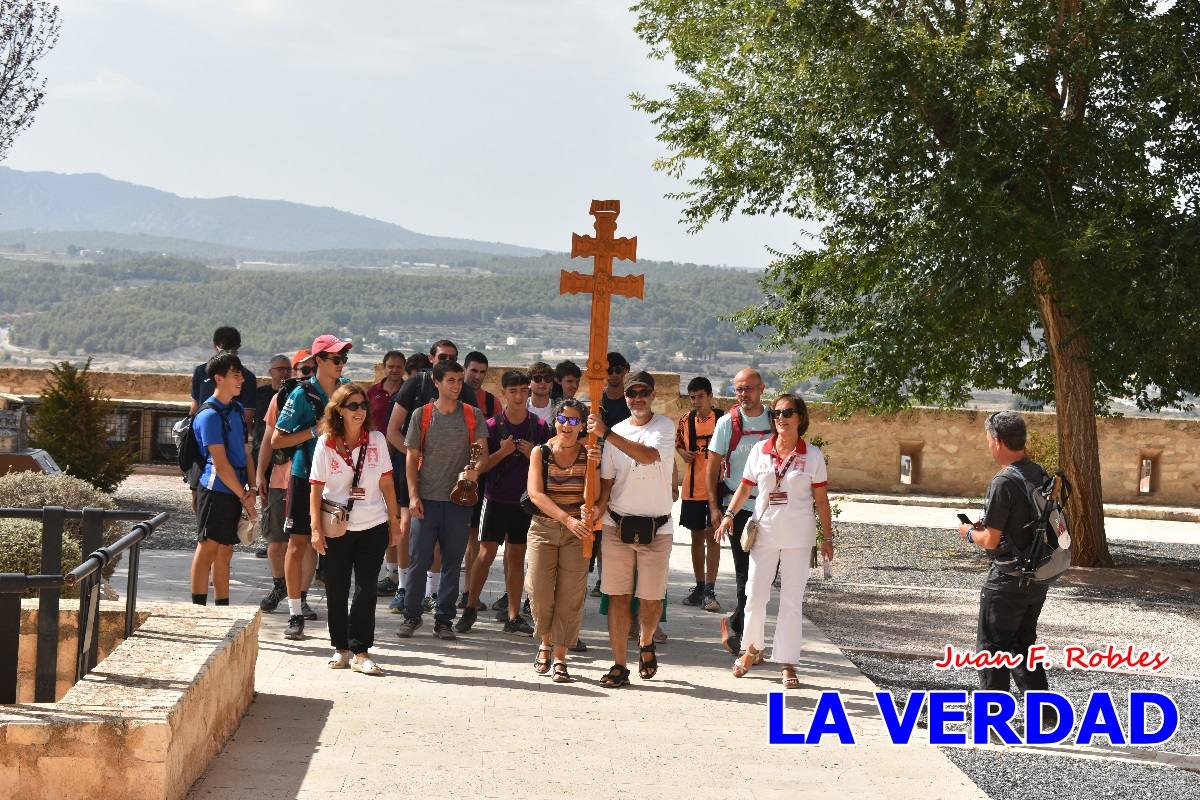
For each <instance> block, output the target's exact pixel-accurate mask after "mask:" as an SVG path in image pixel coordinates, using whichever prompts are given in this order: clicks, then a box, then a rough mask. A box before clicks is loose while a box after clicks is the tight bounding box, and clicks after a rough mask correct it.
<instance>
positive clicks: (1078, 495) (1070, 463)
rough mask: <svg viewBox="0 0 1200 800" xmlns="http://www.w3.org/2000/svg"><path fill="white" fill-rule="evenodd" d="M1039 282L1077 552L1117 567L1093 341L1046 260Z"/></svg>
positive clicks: (1081, 559) (1039, 264)
mask: <svg viewBox="0 0 1200 800" xmlns="http://www.w3.org/2000/svg"><path fill="white" fill-rule="evenodd" d="M1032 274H1033V286H1034V293H1035V295H1036V296H1037V304H1038V313H1039V315H1040V316H1041V318H1042V327H1043V328H1044V329H1045V332H1046V346H1047V348H1048V349H1049V351H1050V363H1051V366H1052V368H1053V372H1054V405H1055V410H1056V413H1057V417H1058V461H1059V466H1060V467H1061V468H1062V470H1063V471H1064V472H1066V474H1067V479H1068V480H1069V481H1070V482H1071V487H1072V488H1073V489H1074V492H1073V493H1072V495H1071V498H1070V500H1069V501H1068V503H1067V521H1068V524H1069V525H1070V529H1071V541H1072V543H1073V544H1072V547H1073V549H1074V553H1073V554H1072V558H1071V561H1072V563H1073V564H1075V565H1076V566H1080V567H1111V566H1112V565H1113V562H1112V556H1110V555H1109V553H1108V541H1107V540H1106V539H1105V536H1104V506H1103V494H1102V491H1101V487H1100V447H1099V443H1098V441H1097V438H1096V406H1095V394H1094V393H1093V391H1092V369H1091V367H1090V366H1089V365H1088V362H1087V357H1088V342H1087V340H1086V339H1085V338H1084V336H1083V335H1082V334H1080V333H1079V330H1078V327H1077V326H1076V325H1075V322H1074V320H1073V319H1071V315H1070V313H1069V312H1068V311H1067V310H1065V309H1064V308H1063V306H1062V304H1061V303H1060V302H1059V300H1058V298H1057V297H1056V296H1055V293H1054V286H1053V282H1052V281H1051V280H1050V276H1049V274H1048V273H1047V272H1046V265H1045V263H1044V262H1043V261H1042V260H1041V259H1039V260H1037V261H1035V262H1034V263H1033V269H1032Z"/></svg>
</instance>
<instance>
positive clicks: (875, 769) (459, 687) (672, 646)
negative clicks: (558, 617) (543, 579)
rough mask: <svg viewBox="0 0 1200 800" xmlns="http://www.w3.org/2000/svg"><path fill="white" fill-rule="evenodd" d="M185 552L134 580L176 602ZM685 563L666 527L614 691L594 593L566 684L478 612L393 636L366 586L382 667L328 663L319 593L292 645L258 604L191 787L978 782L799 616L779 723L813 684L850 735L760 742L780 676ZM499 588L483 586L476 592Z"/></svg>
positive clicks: (809, 697) (151, 564)
mask: <svg viewBox="0 0 1200 800" xmlns="http://www.w3.org/2000/svg"><path fill="white" fill-rule="evenodd" d="M685 535H686V534H685ZM188 558H189V556H188V554H187V553H181V552H169V551H158V552H147V553H146V554H145V555H144V561H143V566H142V570H143V572H142V582H143V583H142V590H141V593H142V596H143V597H146V598H155V599H174V600H180V601H185V600H186V599H187V595H186V591H187V589H186V585H185V584H184V583H183V581H184V576H185V575H186V570H187V564H188ZM264 567H265V564H264V562H263V561H260V560H256V559H254V558H253V557H248V556H243V555H241V554H239V555H238V556H237V559H236V561H235V566H234V573H235V581H236V583H235V585H234V589H233V593H232V594H233V600H234V602H246V603H256V602H257V599H258V598H259V597H260V596H261V595H262V593H263V592H264V591H265V586H266V580H265V578H263V577H262V576H263V573H264ZM723 567H724V568H725V571H724V574H723V575H722V578H721V580H720V583H719V586H728V587H732V575H731V574H729V570H730V569H731V565H730V564H724V565H723ZM494 571H495V572H496V574H498V567H497V568H496V569H495V570H494ZM690 576H691V569H690V560H689V553H688V547H687V544H686V541H685V539H684V536H683V535H677V537H676V542H675V548H674V552H673V554H672V574H671V578H672V584H671V589H670V597H671V600H672V602H671V605H670V608H669V610H668V621H667V623H666V628H667V630H668V632H669V635H670V640H669V641H668V642H667V643H666V644H664V645H662V646H660V650H659V654H660V659H659V660H660V664H661V669H660V672H659V674H658V677H656V678H655V679H654V680H652V681H639V680H638V679H637V676H636V674H635V675H634V679H633V684H632V685H631V686H629V687H627V688H624V689H621V690H616V691H612V690H606V689H604V688H602V687H601V686H600V685H599V684H598V683H597V679H598V678H599V677H600V675H601V674H602V673H603V672H604V670H605V669H607V667H608V665H609V664H610V663H611V660H610V654H609V650H608V645H607V635H606V633H604V628H603V626H604V624H605V623H604V619H605V618H604V617H601V616H600V615H599V614H598V613H597V602H598V601H597V600H595V599H593V598H589V602H588V606H587V609H586V615H585V619H584V633H583V636H584V639H585V640H586V641H587V642H588V643H589V646H590V648H591V649H590V651H589V652H588V653H587V654H585V655H576V656H574V657H573V661H572V672H573V674H574V675H575V676H576V678H577V682H576V683H573V684H569V685H560V684H554V683H552V682H551V681H550V680H549V679H548V678H544V677H541V676H538V675H536V674H534V672H533V669H532V659H533V655H534V647H533V642H532V639H529V638H527V637H521V638H517V637H510V636H505V635H503V634H502V633H501V632H500V624H499V623H497V622H495V621H494V620H493V619H492V615H491V614H481V621H480V622H479V623H478V624H477V625H476V628H475V632H473V633H471V634H467V635H463V636H460V637H459V639H458V641H456V642H450V643H443V642H441V641H439V640H436V639H434V638H433V635H432V633H431V632H430V628H431V621H428V622H427V624H426V626H425V627H424V628H422V629H421V630H420V631H418V633H417V635H416V637H415V638H414V639H412V640H409V641H407V642H403V643H402V642H401V641H400V640H399V639H397V638H396V636H395V634H394V629H395V624H396V621H397V619H398V618H397V617H395V616H393V615H391V614H389V613H388V612H387V610H386V607H385V605H384V604H383V603H382V602H381V603H380V606H379V614H378V617H377V619H378V628H377V639H378V641H377V646H376V647H375V648H374V653H375V654H376V656H377V658H378V660H379V662H380V663H381V665H382V666H383V667H384V668H385V669H386V670H387V671H388V675H387V676H385V677H382V678H368V677H365V676H362V675H359V674H356V673H352V672H350V671H348V670H347V671H331V670H329V669H327V668H326V667H325V666H324V661H325V659H326V658H327V657H328V655H329V652H330V648H329V646H328V641H327V639H326V638H325V628H324V613H323V611H324V608H323V603H321V602H320V600H321V597H320V595H319V594H317V595H316V596H315V597H314V598H313V599H314V600H316V601H317V602H315V603H314V605H315V606H316V608H317V610H318V612H319V613H321V616H322V619H321V621H320V622H316V623H309V626H310V627H309V633H310V637H309V638H308V639H307V640H305V641H301V642H289V641H287V640H285V639H283V638H282V630H283V627H284V625H285V622H286V620H285V618H284V615H283V614H282V613H279V612H276V613H275V614H267V615H264V618H263V625H262V636H261V640H260V647H261V651H260V655H259V659H258V672H257V677H256V688H257V691H258V695H257V697H256V699H255V702H254V704H253V705H252V706H251V708H250V711H249V713H248V714H247V715H246V717H245V719H244V720H243V722H242V725H241V727H240V728H239V729H238V731H237V733H236V734H235V736H234V737H233V739H232V740H231V741H230V742H229V744H228V745H227V746H226V747H225V749H224V751H223V752H222V753H221V754H220V755H219V756H218V758H217V759H216V760H215V761H214V762H213V764H212V765H211V766H210V768H209V770H208V772H207V773H206V774H205V775H204V776H203V777H202V778H201V779H200V780H199V781H198V782H197V784H196V785H195V786H194V787H193V790H192V793H191V795H190V798H191V800H205V799H207V798H243V797H245V798H255V799H256V800H276V799H277V798H278V799H279V800H282V799H283V798H298V799H307V798H330V797H337V796H343V795H346V796H353V797H381V798H388V797H421V796H438V797H458V798H493V797H495V798H509V797H528V798H540V797H597V798H643V797H651V798H675V797H679V798H684V797H686V798H695V797H698V796H699V797H706V798H717V797H719V798H722V800H724V799H725V798H775V797H778V798H784V797H786V798H805V797H814V798H815V797H824V798H827V797H829V796H830V795H831V794H836V795H838V796H840V797H851V798H859V797H862V798H876V797H877V798H884V797H886V798H889V799H890V800H902V799H903V798H950V797H953V798H956V799H957V798H963V799H964V800H966V799H967V798H984V797H986V795H984V794H983V793H982V792H981V791H980V790H979V789H978V788H977V787H976V786H975V785H974V784H973V783H972V782H971V781H970V780H969V779H968V778H966V776H964V775H963V774H962V772H960V771H959V770H958V769H957V768H956V767H954V766H953V765H952V764H951V763H950V761H949V760H948V759H947V758H946V757H945V756H944V755H942V754H941V753H940V752H939V751H938V750H937V749H936V748H932V747H929V746H924V745H914V746H909V747H895V746H893V745H891V744H889V743H887V742H886V741H885V740H884V737H883V726H882V723H881V722H879V721H878V717H877V712H876V711H875V707H874V700H873V698H872V696H871V692H873V691H874V689H875V687H874V685H873V684H872V683H871V682H870V681H869V680H867V679H866V678H865V677H863V675H862V674H861V673H860V672H859V671H858V670H857V669H856V668H855V667H854V665H853V664H852V663H850V661H848V660H847V659H846V658H845V657H844V656H842V654H841V653H840V651H838V649H837V648H836V647H834V646H833V645H832V644H830V643H829V641H828V640H827V639H825V637H824V636H823V635H822V634H821V633H820V631H818V630H817V629H816V628H815V627H814V626H812V625H808V626H807V627H806V629H805V637H806V642H805V656H804V659H803V661H802V663H801V664H799V665H798V672H799V675H800V678H801V682H802V684H803V688H802V689H801V690H800V691H798V692H793V693H791V695H790V696H789V697H788V700H787V712H786V713H787V718H786V720H787V721H786V723H785V725H786V727H787V728H788V729H789V730H796V729H798V728H799V726H800V724H801V723H802V722H806V721H807V719H808V718H809V717H810V715H811V711H812V708H813V705H814V703H815V700H816V698H817V696H818V694H819V692H820V691H822V690H828V689H837V690H839V691H841V692H842V693H843V696H844V698H845V700H846V705H847V709H848V711H849V713H850V715H851V721H852V725H853V727H854V730H855V733H856V735H857V736H858V740H859V746H857V747H842V746H840V745H838V744H835V743H833V742H831V741H826V743H824V744H822V745H821V746H818V747H781V746H770V745H768V744H767V694H768V692H771V691H775V690H777V689H778V688H779V683H778V673H777V672H776V671H775V670H774V669H773V668H772V667H771V666H770V665H769V664H767V665H763V666H761V667H758V668H756V669H755V670H753V671H752V672H751V673H750V675H749V676H747V677H746V678H743V679H741V680H737V679H735V678H733V677H732V676H731V675H730V673H729V665H730V657H729V656H728V655H727V654H726V653H724V651H722V650H721V649H720V647H719V645H718V643H717V639H718V636H717V632H718V623H719V619H720V616H719V615H717V614H709V613H706V612H704V611H701V610H699V609H693V608H688V607H685V606H683V605H681V604H680V603H678V598H680V597H682V595H683V594H684V593H686V591H687V588H688V584H690V580H691V577H690ZM118 588H123V587H118ZM498 591H499V587H498V585H497V584H496V582H495V581H492V582H490V583H489V586H488V589H487V590H485V598H486V599H489V600H490V599H493V598H494V597H495V596H496V594H497V593H498ZM727 594H731V593H727ZM722 599H725V598H722ZM730 599H731V597H730ZM773 612H774V605H772V613H773ZM427 620H429V618H428V617H427Z"/></svg>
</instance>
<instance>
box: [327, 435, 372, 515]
mask: <svg viewBox="0 0 1200 800" xmlns="http://www.w3.org/2000/svg"><path fill="white" fill-rule="evenodd" d="M367 441H368V442H369V441H370V437H368V438H367ZM366 454H367V444H366V443H363V444H360V445H359V446H358V463H357V464H356V465H355V467H354V480H352V481H351V482H350V499H349V501H348V502H347V503H346V504H345V505H343V504H341V503H338V502H336V501H334V500H329V499H327V498H324V497H322V498H321V530H323V531H325V538H326V539H340V538H341V537H343V536H345V535H346V531H347V530H348V529H349V528H350V511H351V510H352V509H353V508H354V489H355V488H356V487H357V486H358V481H359V478H361V477H362V468H363V459H364V458H365V457H366ZM338 457H339V458H340V456H338Z"/></svg>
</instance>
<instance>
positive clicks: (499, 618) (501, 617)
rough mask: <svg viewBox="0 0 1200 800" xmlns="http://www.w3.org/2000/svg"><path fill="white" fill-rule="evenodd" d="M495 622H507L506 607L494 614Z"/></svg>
mask: <svg viewBox="0 0 1200 800" xmlns="http://www.w3.org/2000/svg"><path fill="white" fill-rule="evenodd" d="M496 622H508V606H505V607H504V608H502V609H500V610H499V611H497V612H496Z"/></svg>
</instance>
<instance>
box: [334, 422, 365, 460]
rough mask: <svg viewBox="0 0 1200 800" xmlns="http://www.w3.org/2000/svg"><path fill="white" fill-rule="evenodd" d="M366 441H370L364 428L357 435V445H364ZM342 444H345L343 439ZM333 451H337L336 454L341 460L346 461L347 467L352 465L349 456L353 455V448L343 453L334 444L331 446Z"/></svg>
mask: <svg viewBox="0 0 1200 800" xmlns="http://www.w3.org/2000/svg"><path fill="white" fill-rule="evenodd" d="M368 441H370V434H368V433H367V431H366V430H365V429H364V430H363V432H362V433H360V434H359V435H358V446H359V447H366V446H367V442H368ZM342 444H345V442H344V441H343V442H342ZM333 452H335V453H337V454H338V456H340V457H341V459H342V461H345V462H346V466H347V467H353V466H354V462H353V461H351V460H350V456H352V455H354V450H353V448H352V449H350V450H347V451H346V452H345V453H343V452H342V449H341V448H340V447H338V446H336V445H335V446H334V448H333Z"/></svg>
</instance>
